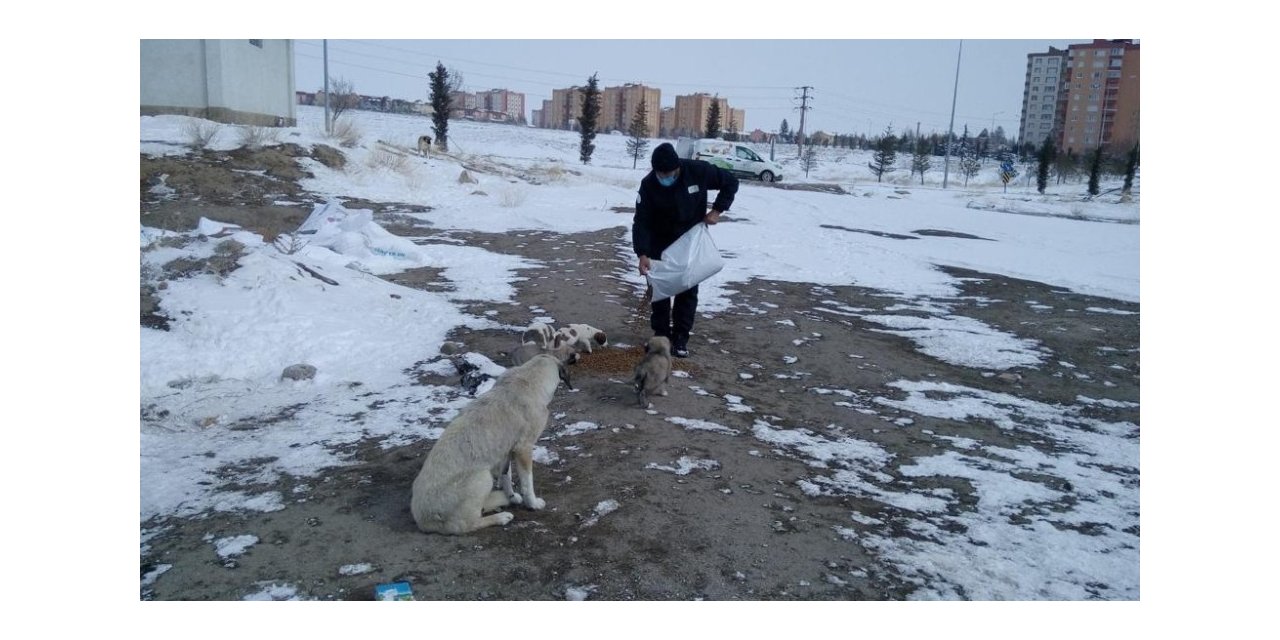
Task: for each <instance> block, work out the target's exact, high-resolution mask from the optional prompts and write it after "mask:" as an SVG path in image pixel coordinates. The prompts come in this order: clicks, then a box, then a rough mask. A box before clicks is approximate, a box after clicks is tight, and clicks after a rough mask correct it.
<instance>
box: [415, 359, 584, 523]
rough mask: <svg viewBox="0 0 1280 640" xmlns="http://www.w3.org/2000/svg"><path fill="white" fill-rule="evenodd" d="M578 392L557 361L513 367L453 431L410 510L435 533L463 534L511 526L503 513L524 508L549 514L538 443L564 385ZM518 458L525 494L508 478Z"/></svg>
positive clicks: (427, 465) (432, 457)
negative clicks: (537, 488) (539, 479)
mask: <svg viewBox="0 0 1280 640" xmlns="http://www.w3.org/2000/svg"><path fill="white" fill-rule="evenodd" d="M562 381H563V382H564V383H565V386H567V387H569V388H570V389H572V388H573V385H572V384H570V383H569V370H568V369H567V368H566V367H565V365H564V364H562V363H560V362H559V361H558V360H556V358H555V357H554V356H551V355H538V356H535V357H534V358H533V359H531V360H529V361H528V362H526V363H525V364H523V365H521V366H519V367H514V368H512V369H509V370H507V372H506V373H504V374H502V376H501V377H499V378H498V381H497V383H496V384H495V385H494V387H493V388H492V389H490V390H489V391H488V392H487V393H485V394H483V395H481V396H480V397H478V398H476V399H475V400H474V401H473V402H472V403H471V404H469V405H467V406H466V407H464V408H463V409H462V411H461V412H460V413H459V414H458V416H457V417H456V418H454V419H453V421H452V422H450V423H449V426H448V427H446V428H445V430H444V434H443V435H441V436H440V440H439V441H438V442H436V444H435V446H434V447H432V448H431V452H430V453H428V454H427V458H426V460H425V461H423V463H422V470H421V471H419V472H418V477H417V478H415V479H414V481H413V493H412V496H411V498H410V502H409V511H410V512H412V513H413V520H414V522H416V523H417V524H418V528H419V529H421V530H422V531H426V532H428V533H431V532H435V533H447V534H461V533H467V532H470V531H475V530H476V529H480V528H483V527H490V526H493V525H505V524H507V523H508V522H511V520H512V518H514V517H515V516H514V515H512V514H511V513H510V512H506V511H501V512H498V513H494V514H491V515H488V516H486V515H483V514H484V512H485V511H492V510H494V509H497V508H499V507H505V506H507V505H509V504H521V503H523V504H524V505H525V506H526V507H528V508H530V509H541V508H543V507H544V506H546V502H545V501H544V500H543V499H542V498H539V497H538V496H537V494H535V493H534V490H533V445H534V443H535V442H537V440H538V437H539V436H540V435H542V430H543V429H545V428H546V427H547V417H548V416H549V413H550V412H549V411H548V410H547V405H548V404H550V402H551V398H552V396H553V395H554V394H555V391H556V387H557V386H559V384H560V382H562ZM512 461H514V462H515V470H516V473H517V474H518V477H519V480H520V494H519V495H516V494H515V492H514V491H512V490H511V483H510V480H506V479H503V481H502V487H503V488H502V489H501V490H497V489H494V481H495V480H499V479H501V476H503V475H504V474H505V473H506V470H507V469H508V465H509V464H510V463H511V462H512Z"/></svg>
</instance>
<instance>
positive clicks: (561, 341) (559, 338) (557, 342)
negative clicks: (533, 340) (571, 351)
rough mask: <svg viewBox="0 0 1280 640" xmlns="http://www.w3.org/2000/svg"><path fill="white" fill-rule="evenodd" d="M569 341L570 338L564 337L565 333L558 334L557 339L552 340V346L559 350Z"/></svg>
mask: <svg viewBox="0 0 1280 640" xmlns="http://www.w3.org/2000/svg"><path fill="white" fill-rule="evenodd" d="M568 341H569V338H568V336H566V335H564V334H563V333H557V334H556V337H555V338H552V340H551V345H552V346H551V348H552V349H559V348H560V347H562V346H564V344H565V343H566V342H568Z"/></svg>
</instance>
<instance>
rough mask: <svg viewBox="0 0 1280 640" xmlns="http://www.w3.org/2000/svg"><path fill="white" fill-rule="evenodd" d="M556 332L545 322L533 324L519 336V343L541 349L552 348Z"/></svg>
mask: <svg viewBox="0 0 1280 640" xmlns="http://www.w3.org/2000/svg"><path fill="white" fill-rule="evenodd" d="M555 335H556V330H555V329H552V328H551V325H549V324H547V323H545V322H535V323H533V324H531V325H529V328H527V329H525V330H524V333H523V334H521V335H520V342H522V343H524V344H536V345H538V346H540V347H543V348H549V347H554V345H553V344H552V342H553V341H554V339H555Z"/></svg>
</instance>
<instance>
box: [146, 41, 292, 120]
mask: <svg viewBox="0 0 1280 640" xmlns="http://www.w3.org/2000/svg"><path fill="white" fill-rule="evenodd" d="M139 53H140V55H139V62H140V64H139V71H140V78H139V80H140V82H139V84H140V95H139V107H140V111H141V112H142V113H143V114H144V115H146V114H159V113H176V114H183V115H191V116H197V117H202V118H208V119H210V120H216V121H219V122H228V123H233V124H256V125H276V124H283V125H288V126H292V125H294V124H296V123H297V110H296V95H295V93H294V68H293V41H292V40H141V41H140V45H139Z"/></svg>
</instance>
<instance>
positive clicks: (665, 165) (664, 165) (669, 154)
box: [652, 142, 680, 173]
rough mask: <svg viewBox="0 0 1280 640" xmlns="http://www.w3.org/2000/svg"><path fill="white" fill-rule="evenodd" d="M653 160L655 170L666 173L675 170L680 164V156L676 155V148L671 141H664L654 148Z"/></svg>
mask: <svg viewBox="0 0 1280 640" xmlns="http://www.w3.org/2000/svg"><path fill="white" fill-rule="evenodd" d="M652 162H653V170H654V171H661V172H663V173H666V172H668V171H675V170H676V169H677V168H678V167H679V166H680V156H678V155H676V148H675V147H673V146H671V143H670V142H664V143H662V144H660V145H658V148H657V149H654V150H653V160H652Z"/></svg>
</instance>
